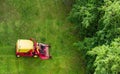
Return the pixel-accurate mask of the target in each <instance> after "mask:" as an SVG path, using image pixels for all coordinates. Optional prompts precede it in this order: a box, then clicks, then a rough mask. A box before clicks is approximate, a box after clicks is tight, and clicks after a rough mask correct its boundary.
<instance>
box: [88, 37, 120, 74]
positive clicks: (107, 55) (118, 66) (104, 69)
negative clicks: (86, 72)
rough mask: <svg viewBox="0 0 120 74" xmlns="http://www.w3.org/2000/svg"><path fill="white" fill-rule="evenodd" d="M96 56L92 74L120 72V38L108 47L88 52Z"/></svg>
mask: <svg viewBox="0 0 120 74" xmlns="http://www.w3.org/2000/svg"><path fill="white" fill-rule="evenodd" d="M88 54H89V55H96V56H97V57H96V59H95V62H94V66H95V67H96V68H95V72H94V74H118V72H120V38H117V39H115V40H114V41H113V42H112V43H111V44H110V45H102V46H97V47H95V48H93V49H92V51H89V52H88Z"/></svg>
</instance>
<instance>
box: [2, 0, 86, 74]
mask: <svg viewBox="0 0 120 74" xmlns="http://www.w3.org/2000/svg"><path fill="white" fill-rule="evenodd" d="M62 1H64V0H0V74H85V67H84V62H83V59H82V57H81V56H80V54H79V53H78V52H77V51H76V48H75V47H74V46H73V43H74V42H75V41H77V38H76V37H75V36H74V34H72V33H71V31H72V27H73V25H72V24H70V23H69V22H68V21H67V19H66V17H67V15H68V13H67V12H68V11H67V9H66V8H67V7H65V5H64V3H63V2H62ZM31 37H32V38H35V39H36V40H37V41H38V42H43V43H47V44H50V45H51V46H52V48H51V51H50V52H51V55H52V57H53V58H52V59H50V60H40V59H39V58H31V57H20V58H16V57H15V43H16V41H17V39H19V38H24V39H29V38H31Z"/></svg>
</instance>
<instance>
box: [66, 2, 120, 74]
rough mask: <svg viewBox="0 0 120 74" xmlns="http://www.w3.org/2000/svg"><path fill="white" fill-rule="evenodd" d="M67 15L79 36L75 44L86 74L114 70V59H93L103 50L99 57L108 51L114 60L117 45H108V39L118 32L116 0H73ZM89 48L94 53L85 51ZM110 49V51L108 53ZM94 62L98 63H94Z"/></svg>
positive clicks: (119, 10)
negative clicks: (91, 54) (102, 61)
mask: <svg viewBox="0 0 120 74" xmlns="http://www.w3.org/2000/svg"><path fill="white" fill-rule="evenodd" d="M68 18H69V20H70V21H71V22H72V23H74V24H75V30H76V31H77V32H76V33H77V35H79V38H80V40H81V41H79V42H76V43H75V45H76V46H78V49H79V50H80V51H81V52H82V54H83V55H84V56H85V58H86V61H87V62H86V64H87V65H86V66H87V74H93V73H95V74H117V73H118V72H119V71H118V70H117V68H118V66H119V65H117V66H116V63H115V62H113V63H112V64H111V65H110V66H106V65H107V63H104V64H101V62H100V63H97V62H99V61H101V60H102V59H100V60H96V59H97V57H99V55H97V54H98V53H99V52H101V53H102V52H103V53H104V54H105V55H102V58H104V59H105V58H106V56H107V55H109V54H111V59H112V60H113V61H116V59H115V55H114V54H117V53H114V50H115V46H117V45H115V46H112V44H113V43H114V42H112V43H111V41H113V40H114V39H115V38H118V37H119V36H120V1H119V0H99V1H98V0H76V2H75V4H74V5H73V8H72V10H71V12H70V14H69V17H68ZM112 48H113V49H112ZM91 49H93V50H96V51H97V52H94V54H96V55H94V57H91V56H89V55H85V54H86V53H87V52H88V51H90V50H91ZM110 49H111V51H110V52H111V53H110V52H109V53H108V50H110ZM116 51H117V50H116ZM112 52H113V53H112ZM109 58H110V56H109ZM118 58H120V57H118ZM106 60H107V59H106ZM94 61H95V62H94ZM108 62H110V60H108ZM93 64H94V65H95V67H94V66H93ZM98 65H99V66H100V65H101V66H100V67H98ZM103 67H105V68H103ZM106 67H108V68H109V70H108V69H106ZM98 70H99V71H98ZM109 72H111V73H109Z"/></svg>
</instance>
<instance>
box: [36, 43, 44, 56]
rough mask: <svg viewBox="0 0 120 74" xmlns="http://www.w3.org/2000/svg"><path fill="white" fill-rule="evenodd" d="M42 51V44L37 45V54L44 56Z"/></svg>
mask: <svg viewBox="0 0 120 74" xmlns="http://www.w3.org/2000/svg"><path fill="white" fill-rule="evenodd" d="M44 49H45V46H44V45H43V44H39V43H38V46H37V52H39V53H41V54H42V55H45V51H44Z"/></svg>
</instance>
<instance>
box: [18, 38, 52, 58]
mask: <svg viewBox="0 0 120 74" xmlns="http://www.w3.org/2000/svg"><path fill="white" fill-rule="evenodd" d="M49 49H50V46H49V45H47V44H43V43H37V42H36V41H34V40H32V39H30V40H25V39H19V40H18V41H17V43H16V56H17V57H21V56H29V57H39V58H40V59H42V60H46V59H49V58H51V56H50V52H49Z"/></svg>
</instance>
